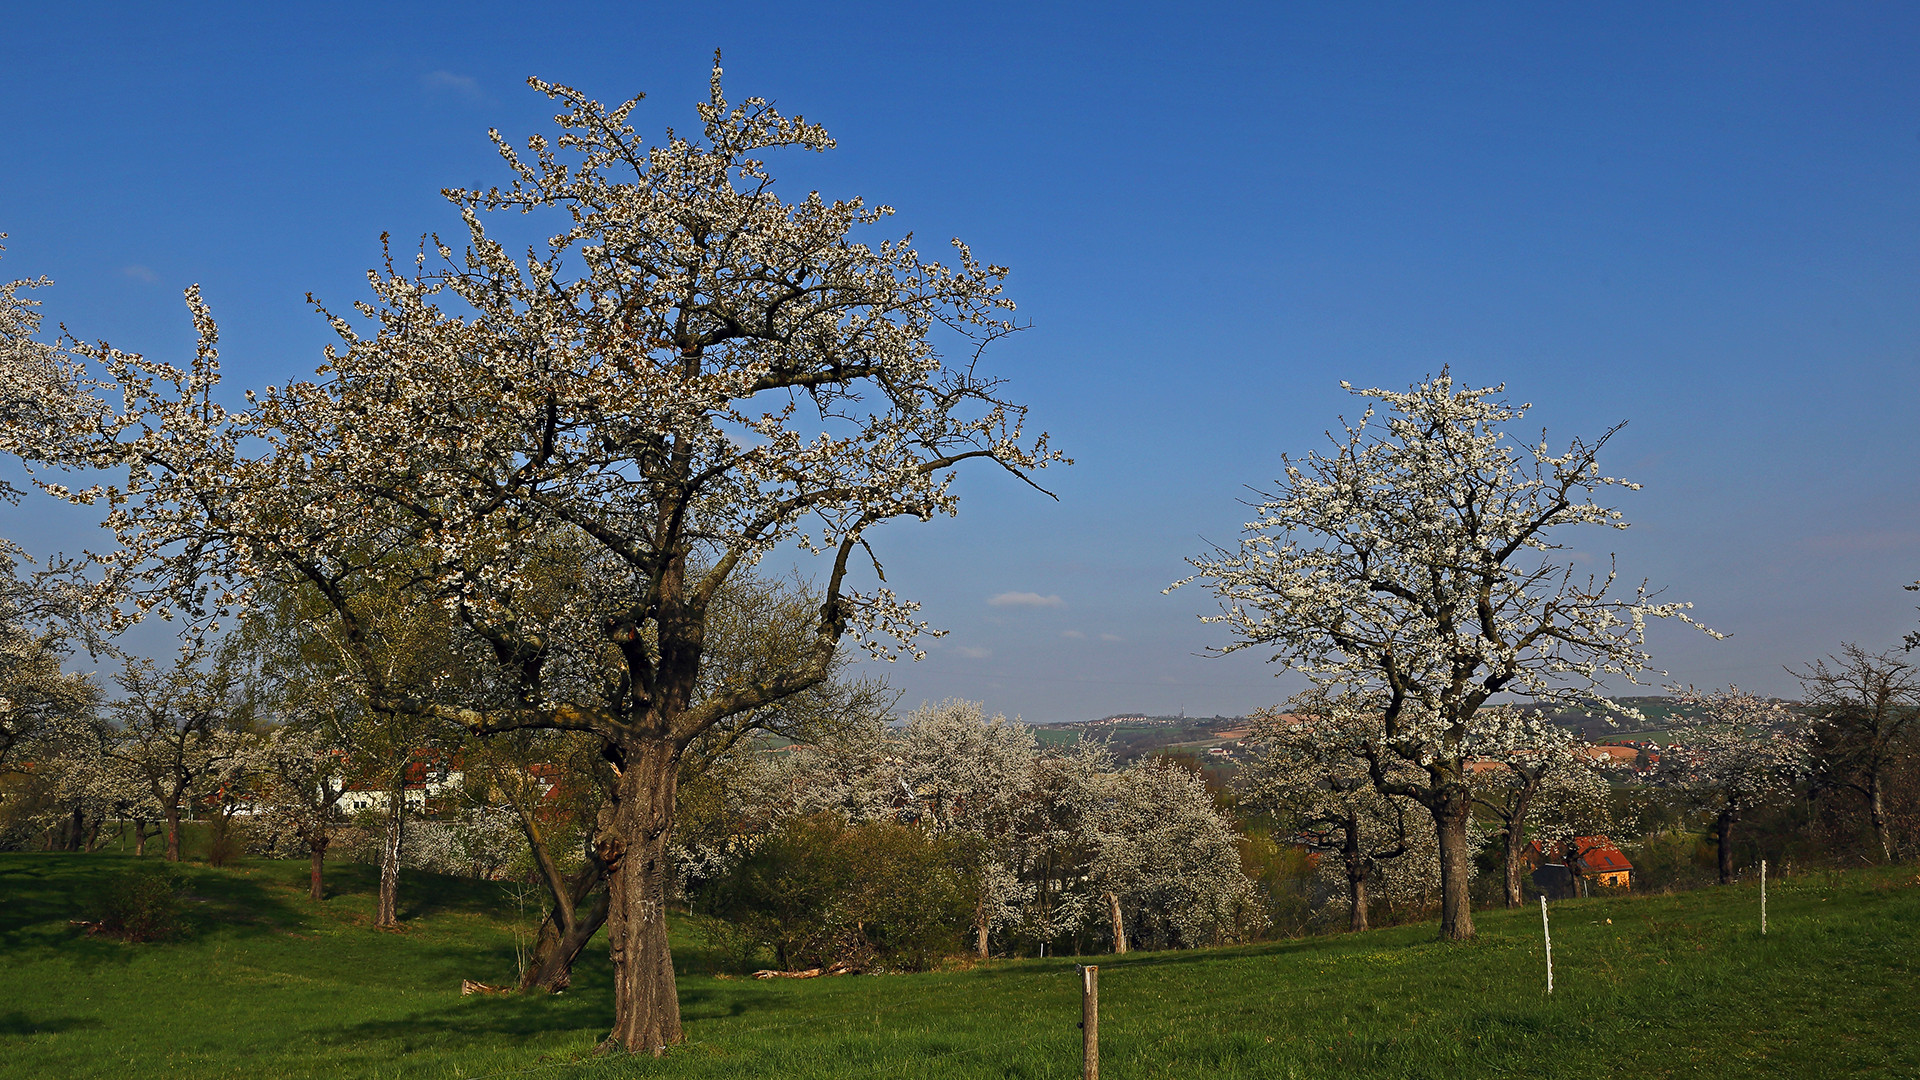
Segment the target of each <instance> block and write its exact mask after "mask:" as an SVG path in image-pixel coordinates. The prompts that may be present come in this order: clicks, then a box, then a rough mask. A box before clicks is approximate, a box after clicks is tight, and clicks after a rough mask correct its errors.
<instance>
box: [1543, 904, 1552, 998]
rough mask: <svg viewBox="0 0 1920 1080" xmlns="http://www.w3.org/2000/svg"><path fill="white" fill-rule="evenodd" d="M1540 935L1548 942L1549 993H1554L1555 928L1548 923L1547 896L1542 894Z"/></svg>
mask: <svg viewBox="0 0 1920 1080" xmlns="http://www.w3.org/2000/svg"><path fill="white" fill-rule="evenodd" d="M1540 937H1541V938H1542V939H1543V940H1545V941H1546V943H1547V993H1549V994H1551V993H1553V928H1552V927H1550V926H1548V925H1547V896H1546V894H1545V893H1541V894H1540Z"/></svg>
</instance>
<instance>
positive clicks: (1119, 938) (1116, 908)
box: [1107, 889, 1127, 953]
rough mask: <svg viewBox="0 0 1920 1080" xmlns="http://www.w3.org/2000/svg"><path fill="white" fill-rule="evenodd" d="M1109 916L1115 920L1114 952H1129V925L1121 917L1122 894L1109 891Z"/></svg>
mask: <svg viewBox="0 0 1920 1080" xmlns="http://www.w3.org/2000/svg"><path fill="white" fill-rule="evenodd" d="M1107 914H1108V915H1109V916H1111V917H1112V918H1113V951H1114V952H1115V953H1125V952H1126V951H1127V923H1126V920H1124V919H1122V918H1121V917H1120V894H1119V893H1116V892H1114V891H1113V890H1112V889H1108V890H1107Z"/></svg>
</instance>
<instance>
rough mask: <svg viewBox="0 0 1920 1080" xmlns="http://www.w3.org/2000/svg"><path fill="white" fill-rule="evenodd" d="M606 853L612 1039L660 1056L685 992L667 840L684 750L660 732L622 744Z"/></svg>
mask: <svg viewBox="0 0 1920 1080" xmlns="http://www.w3.org/2000/svg"><path fill="white" fill-rule="evenodd" d="M622 749H623V751H625V758H626V760H625V762H624V765H625V768H624V769H623V770H622V772H621V775H620V779H619V782H618V783H617V784H616V785H615V788H614V798H615V802H616V805H615V807H614V814H613V825H614V828H613V830H612V832H613V836H612V837H611V838H610V839H611V840H612V841H613V844H612V845H603V850H604V851H605V855H606V857H607V862H608V873H607V892H608V895H609V897H610V902H611V907H610V910H609V912H608V916H607V939H608V949H609V951H610V952H611V953H612V955H613V1031H612V1032H611V1033H610V1034H609V1035H608V1036H607V1042H608V1044H610V1045H612V1046H618V1047H622V1048H624V1049H626V1050H628V1051H629V1052H633V1053H638V1052H641V1051H645V1052H647V1053H650V1054H654V1055H656V1056H657V1055H659V1054H661V1053H663V1052H664V1051H665V1050H666V1048H667V1047H668V1046H671V1045H673V1044H675V1043H678V1042H680V1041H682V1039H684V1038H685V1036H684V1035H683V1034H682V1032H681V1030H680V998H679V993H678V990H677V988H676V987H675V985H674V980H673V956H672V954H671V953H670V952H669V951H668V947H667V911H666V899H667V898H666V873H667V841H668V839H669V837H670V835H671V832H672V827H673V799H674V789H675V786H676V784H677V782H678V772H679V753H678V751H677V749H676V748H675V747H674V746H673V744H672V743H671V742H670V741H669V740H667V739H665V738H659V737H653V738H639V739H635V740H634V741H633V742H630V743H628V744H627V745H626V746H624V747H622Z"/></svg>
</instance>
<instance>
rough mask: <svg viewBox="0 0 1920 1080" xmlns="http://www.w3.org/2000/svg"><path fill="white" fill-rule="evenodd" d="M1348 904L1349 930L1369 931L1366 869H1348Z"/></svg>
mask: <svg viewBox="0 0 1920 1080" xmlns="http://www.w3.org/2000/svg"><path fill="white" fill-rule="evenodd" d="M1347 903H1348V905H1349V906H1350V907H1351V908H1352V910H1351V911H1350V912H1349V916H1350V917H1349V919H1348V921H1347V928H1348V929H1349V930H1365V929H1367V872H1366V870H1365V869H1364V868H1360V867H1349V868H1348V869H1347Z"/></svg>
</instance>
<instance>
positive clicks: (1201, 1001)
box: [0, 854, 1920, 1080]
mask: <svg viewBox="0 0 1920 1080" xmlns="http://www.w3.org/2000/svg"><path fill="white" fill-rule="evenodd" d="M132 862H133V860H132V859H130V858H126V857H122V856H112V855H25V854H7V855H0V1077H15V1076H18V1077H65V1076H74V1077H111V1078H114V1080H138V1078H144V1077H160V1076H168V1077H236V1078H238V1077H246V1078H249V1080H252V1078H259V1077H402V1076H405V1077H424V1078H438V1077H478V1076H489V1077H496V1078H502V1080H504V1078H506V1077H526V1078H529V1080H532V1078H540V1077H552V1078H572V1077H581V1078H587V1077H611V1076H661V1077H743V1076H744V1077H752V1076H781V1077H786V1076H794V1077H828V1076H832V1077H842V1076H849V1077H869V1076H870V1077H901V1076H908V1077H913V1076H925V1077H974V1076H979V1077H987V1076H992V1077H1062V1078H1066V1077H1076V1076H1078V1075H1079V1070H1080V1061H1079V1045H1080V1043H1079V1040H1080V1035H1079V1031H1078V1029H1077V1027H1076V1024H1077V1022H1078V1020H1079V997H1078V986H1079V984H1078V980H1077V978H1076V977H1075V975H1074V974H1073V966H1072V964H1073V962H1072V961H1071V960H1067V959H1061V960H1053V959H1048V960H1022V961H996V962H994V963H992V964H990V965H987V966H984V967H980V968H976V969H974V970H970V971H954V972H946V973H939V974H929V975H892V976H878V977H846V978H837V979H817V980H810V981H804V982H789V981H779V982H756V981H753V980H751V979H741V978H727V977H723V976H724V971H723V970H722V969H723V968H724V966H725V964H724V961H722V959H721V958H720V957H719V956H718V955H717V954H714V953H710V952H708V951H706V950H704V948H703V947H702V944H701V942H700V940H699V938H698V935H697V934H696V933H694V932H693V931H694V928H695V925H696V924H697V922H698V920H691V919H683V920H681V922H680V925H679V926H678V927H677V928H676V932H677V935H678V936H677V940H676V949H677V953H678V955H679V957H680V958H681V960H682V971H683V972H684V974H683V977H682V980H681V983H680V990H681V1000H682V1008H683V1010H684V1012H685V1016H686V1020H687V1031H688V1035H689V1043H688V1045H687V1046H685V1047H682V1048H679V1049H677V1050H675V1051H674V1052H673V1053H671V1054H669V1055H668V1056H667V1057H666V1058H665V1059H663V1060H659V1061H656V1060H653V1059H648V1058H638V1059H636V1058H595V1057H593V1056H591V1051H592V1048H593V1046H594V1044H595V1042H596V1041H597V1040H598V1039H599V1037H600V1036H601V1035H602V1034H603V1033H604V1032H605V1031H606V1029H607V1027H608V1025H609V1022H610V1015H611V1003H610V998H609V990H608V981H607V968H606V961H605V958H604V954H602V953H600V952H599V951H598V950H597V949H596V950H595V951H594V952H593V954H592V958H591V960H590V962H588V963H586V964H584V965H583V967H582V970H581V971H580V972H579V974H578V977H577V979H576V982H575V989H574V991H573V992H571V993H569V994H566V995H564V996H561V997H544V996H542V997H526V998H522V997H464V998H463V997H461V996H460V992H459V989H460V981H461V980H462V979H463V978H470V979H478V980H482V981H486V982H497V983H498V982H508V981H510V980H511V977H512V973H513V964H514V957H513V935H512V929H511V928H512V924H513V911H514V904H513V901H512V900H511V899H510V898H508V896H507V894H506V892H505V891H504V890H503V889H502V888H500V887H498V886H494V885H489V884H484V883H477V882H469V881H461V880H457V879H450V878H436V877H430V876H425V875H422V876H419V877H412V876H410V877H409V878H408V880H407V882H406V888H405V891H404V894H403V905H402V910H403V913H404V915H405V917H406V919H407V921H408V929H407V930H406V931H405V932H404V933H398V934H394V933H384V932H381V931H378V930H375V929H374V928H373V927H372V925H371V922H372V919H371V915H372V897H371V890H372V886H373V878H372V875H371V873H370V872H369V871H368V870H367V868H364V867H351V866H349V867H336V868H333V872H332V882H333V893H332V894H331V895H330V896H329V899H328V900H327V901H325V902H324V904H322V905H319V906H318V908H316V907H315V906H314V905H312V904H310V903H309V902H308V901H307V900H306V899H305V896H304V882H305V867H304V865H297V864H293V863H252V864H248V865H244V866H242V867H239V868H237V869H232V870H213V869H209V868H205V867H193V866H189V867H187V868H186V874H187V881H188V884H187V890H188V893H189V894H190V896H191V897H192V899H190V901H189V902H188V904H187V907H188V908H189V909H190V916H191V918H190V926H189V928H188V930H187V932H186V934H185V935H183V936H182V937H181V938H179V939H177V940H173V941H169V942H165V943H161V944H149V945H125V944H119V943H116V942H112V941H105V940H99V939H92V938H87V937H85V936H83V935H81V934H80V933H79V931H78V930H77V928H75V927H73V926H70V925H69V923H68V920H69V919H71V918H74V917H76V916H77V915H78V914H79V912H80V909H81V907H82V904H83V902H84V897H85V896H86V895H87V894H88V893H89V891H90V890H92V889H95V888H97V886H98V882H99V881H100V879H101V877H102V875H104V874H107V873H111V872H113V871H115V870H117V869H119V868H121V867H124V866H126V865H128V864H130V863H132ZM1770 894H1771V895H1770V914H1771V927H1770V929H1771V933H1770V934H1769V935H1768V936H1767V937H1766V938H1764V939H1763V938H1761V937H1760V936H1759V933H1758V925H1757V899H1758V897H1757V892H1756V890H1755V889H1754V888H1753V887H1751V886H1741V887H1736V888H1731V889H1710V890H1703V891H1700V892H1695V893H1690V894H1683V895H1676V896H1668V897H1647V898H1624V897H1616V898H1601V899H1593V900H1584V901H1572V902H1567V903H1563V904H1560V905H1557V906H1556V907H1555V909H1554V927H1553V944H1554V950H1553V953H1554V965H1555V992H1554V994H1553V997H1552V998H1551V999H1549V998H1548V997H1547V996H1546V995H1545V994H1544V993H1543V990H1544V986H1543V982H1544V976H1543V970H1542V957H1541V947H1540V917H1539V912H1538V910H1537V909H1535V910H1530V911H1521V912H1517V913H1507V912H1486V913H1482V914H1481V915H1480V916H1479V919H1480V926H1481V936H1480V939H1479V940H1478V941H1476V942H1474V943H1472V944H1468V945H1443V944H1440V943H1439V942H1437V941H1434V940H1433V931H1432V928H1431V927H1430V926H1415V927H1400V928H1395V929H1389V930H1382V931H1375V932H1373V933H1369V934H1359V935H1343V936H1338V937H1330V938H1320V939H1313V940H1305V941H1295V942H1282V943H1277V944H1271V945H1262V946H1254V947H1246V948H1237V949H1218V950H1204V951H1197V952H1184V953H1158V954H1134V955H1131V956H1127V957H1104V958H1100V959H1099V960H1098V962H1099V963H1100V965H1101V975H1100V983H1101V1034H1102V1045H1103V1058H1102V1064H1103V1075H1105V1076H1107V1077H1110V1078H1114V1080H1129V1078H1135V1077H1176V1076H1178V1077H1187V1076H1208V1077H1213V1076H1221V1077H1242V1076H1244V1077H1256V1076H1257V1077H1434V1078H1439V1077H1449V1078H1452V1077H1481V1076H1485V1077H1499V1076H1526V1077H1569V1078H1571V1077H1582V1078H1586V1077H1593V1076H1607V1075H1618V1076H1674V1077H1693V1076H1699V1077H1707V1076H1713V1077H1724V1076H1794V1077H1817V1076H1920V1019H1916V1009H1915V1005H1916V1003H1917V1002H1920V986H1916V985H1915V973H1916V963H1915V950H1916V946H1920V881H1916V877H1915V874H1914V872H1913V870H1912V869H1911V868H1900V869H1898V870H1888V871H1861V872H1857V873H1848V874H1845V875H1836V874H1820V875H1807V876H1802V877H1797V878H1793V879H1789V880H1788V881H1785V882H1775V883H1774V884H1773V886H1772V887H1771V888H1770ZM1608 920H1611V922H1609V921H1608Z"/></svg>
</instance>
